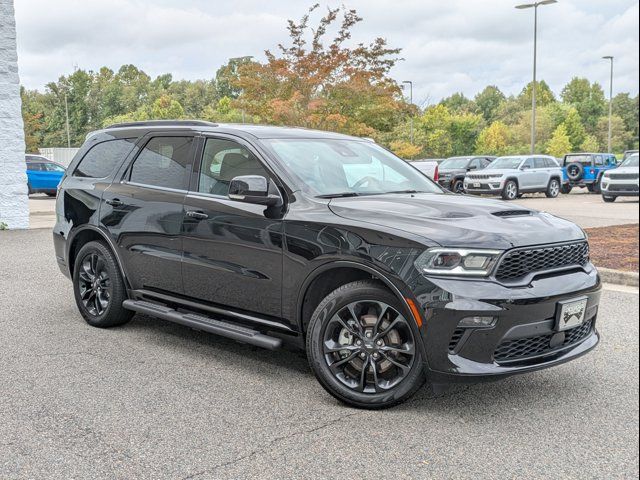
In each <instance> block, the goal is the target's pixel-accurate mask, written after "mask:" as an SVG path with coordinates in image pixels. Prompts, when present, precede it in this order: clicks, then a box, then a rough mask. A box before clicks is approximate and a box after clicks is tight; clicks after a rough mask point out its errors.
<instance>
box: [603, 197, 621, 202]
mask: <svg viewBox="0 0 640 480" xmlns="http://www.w3.org/2000/svg"><path fill="white" fill-rule="evenodd" d="M617 198H618V197H614V196H613V195H602V200H604V201H605V202H606V203H613V202H615V201H616V199H617Z"/></svg>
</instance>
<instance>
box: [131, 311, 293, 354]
mask: <svg viewBox="0 0 640 480" xmlns="http://www.w3.org/2000/svg"><path fill="white" fill-rule="evenodd" d="M122 306H123V307H124V308H126V309H127V310H133V311H134V312H138V313H144V314H146V315H150V316H152V317H157V318H161V319H163V320H168V321H170V322H174V323H179V324H180V325H185V326H187V327H191V328H195V329H197V330H202V331H204V332H209V333H214V334H216V335H220V336H222V337H227V338H231V339H232V340H237V341H239V342H244V343H249V344H251V345H255V346H257V347H262V348H268V349H269V350H275V349H277V348H279V347H280V346H281V345H282V340H280V339H279V338H275V337H270V336H268V335H264V334H262V333H260V332H258V331H257V330H252V329H250V328H246V327H241V326H239V325H234V324H231V323H228V322H223V321H221V320H216V319H214V318H209V317H206V316H204V315H198V314H196V313H181V312H178V311H177V310H174V309H173V308H169V307H165V306H164V305H158V304H157V303H151V302H145V301H143V300H125V301H124V302H123V303H122Z"/></svg>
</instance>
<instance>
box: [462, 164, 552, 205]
mask: <svg viewBox="0 0 640 480" xmlns="http://www.w3.org/2000/svg"><path fill="white" fill-rule="evenodd" d="M561 185H562V169H561V168H560V166H559V165H558V162H557V161H556V159H555V158H553V157H549V156H547V155H516V156H509V157H499V158H496V159H495V160H494V161H493V162H491V164H490V165H489V166H488V167H487V168H485V169H484V170H482V171H481V172H472V173H469V174H468V175H467V176H466V178H465V180H464V189H465V191H466V192H467V193H472V194H489V195H501V196H502V198H503V199H505V200H515V199H516V198H518V197H521V196H522V195H523V194H525V193H537V192H542V193H545V194H546V195H547V197H549V198H555V197H557V196H558V194H559V193H560V188H561Z"/></svg>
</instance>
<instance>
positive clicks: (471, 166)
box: [438, 156, 496, 193]
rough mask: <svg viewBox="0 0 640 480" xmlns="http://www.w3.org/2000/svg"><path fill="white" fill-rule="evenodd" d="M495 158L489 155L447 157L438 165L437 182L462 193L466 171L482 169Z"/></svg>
mask: <svg viewBox="0 0 640 480" xmlns="http://www.w3.org/2000/svg"><path fill="white" fill-rule="evenodd" d="M495 159H496V157H489V156H479V157H478V156H476V157H451V158H447V159H446V160H445V161H443V162H442V163H441V164H440V166H439V170H438V171H439V176H438V183H439V184H440V185H441V186H443V187H444V188H446V189H447V190H451V191H452V192H455V193H464V179H465V177H466V176H467V173H469V172H475V171H477V170H483V169H485V168H486V167H488V166H489V164H490V163H491V162H492V161H494V160H495Z"/></svg>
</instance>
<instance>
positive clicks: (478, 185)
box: [473, 182, 482, 188]
mask: <svg viewBox="0 0 640 480" xmlns="http://www.w3.org/2000/svg"><path fill="white" fill-rule="evenodd" d="M481 186H482V184H481V183H479V182H474V184H473V188H480V187H481Z"/></svg>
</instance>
